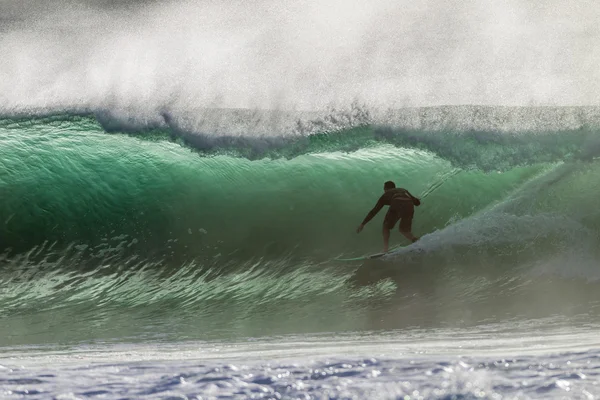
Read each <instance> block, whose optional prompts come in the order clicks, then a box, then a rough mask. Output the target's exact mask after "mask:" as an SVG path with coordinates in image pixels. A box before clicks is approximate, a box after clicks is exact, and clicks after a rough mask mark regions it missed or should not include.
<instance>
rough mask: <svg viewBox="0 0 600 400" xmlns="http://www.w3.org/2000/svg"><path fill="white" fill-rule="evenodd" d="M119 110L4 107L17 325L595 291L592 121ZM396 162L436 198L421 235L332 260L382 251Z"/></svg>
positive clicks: (360, 320) (355, 320) (330, 321)
mask: <svg viewBox="0 0 600 400" xmlns="http://www.w3.org/2000/svg"><path fill="white" fill-rule="evenodd" d="M215 112H217V111H215ZM99 121H102V122H99ZM116 126H117V127H115V126H114V125H113V126H112V127H111V128H110V129H108V128H107V124H106V122H105V121H104V120H101V119H100V120H99V119H96V118H95V117H94V116H93V115H85V114H62V115H52V116H23V115H21V116H18V117H5V118H3V119H2V120H1V122H0V149H1V152H2V157H0V159H1V160H2V161H1V173H0V191H1V192H2V197H1V201H0V221H3V223H2V224H1V225H0V235H1V238H2V240H1V242H0V243H1V246H2V249H1V250H2V254H3V256H2V259H1V262H2V268H1V271H0V283H1V286H0V315H1V316H2V318H3V320H4V321H5V323H4V324H2V328H0V331H2V335H1V337H2V338H3V339H2V340H3V343H4V344H27V343H40V342H57V341H58V342H63V341H64V342H71V341H81V340H93V339H111V338H116V339H118V338H131V337H133V338H139V339H144V338H146V339H147V338H152V337H157V336H158V337H162V336H163V335H166V337H172V338H173V339H182V338H201V339H207V338H215V337H244V336H253V335H259V336H260V335H270V334H285V333H302V332H306V333H308V332H322V331H356V330H364V329H367V330H368V329H379V328H385V329H394V328H402V327H407V326H413V325H419V326H432V327H435V326H440V325H444V326H445V325H448V324H449V325H454V324H458V325H460V324H467V325H468V324H476V323H478V322H480V321H484V320H489V319H492V320H500V321H501V320H504V319H512V318H520V317H526V318H530V317H545V316H549V315H555V314H561V315H567V316H570V315H577V314H580V313H582V312H585V313H587V312H591V313H592V314H593V313H594V312H595V311H594V310H595V309H596V305H597V304H599V303H598V300H599V298H598V295H596V292H597V290H596V288H597V284H596V279H597V277H598V276H599V275H598V273H597V268H596V260H597V259H598V254H597V250H596V249H597V248H598V246H597V245H598V243H599V242H598V230H599V229H600V215H599V213H598V211H597V206H596V204H597V201H596V198H597V196H596V194H597V192H598V188H599V185H600V179H598V176H600V175H599V174H598V172H599V171H598V168H599V165H598V163H597V162H596V161H595V159H594V156H593V151H592V150H593V146H590V145H589V143H594V141H595V137H596V133H595V131H594V130H593V129H589V128H586V129H576V130H562V131H561V130H556V131H547V132H545V131H544V132H528V131H523V132H512V133H511V132H508V133H507V132H499V131H476V130H465V131H460V130H456V129H455V130H439V129H438V130H426V129H412V128H411V129H401V128H399V127H397V126H394V125H389V124H387V125H386V124H367V125H359V126H355V127H353V128H348V129H342V130H333V131H328V132H323V133H318V134H312V135H306V134H300V133H297V134H289V133H287V134H283V133H281V134H278V133H277V132H275V133H274V134H271V135H270V136H269V135H267V136H265V135H262V136H261V135H258V136H257V135H254V136H252V135H249V136H239V135H238V136H235V135H232V136H227V135H223V134H213V135H209V134H200V133H193V132H188V131H184V130H181V129H179V128H177V129H175V128H172V129H171V128H168V127H164V126H163V127H144V126H139V127H137V128H135V129H132V128H131V127H130V126H128V127H124V126H123V127H122V129H121V131H120V132H119V129H117V128H118V125H116ZM389 179H391V180H394V181H396V183H397V184H398V185H399V186H402V187H405V188H407V189H408V190H410V191H411V192H412V193H414V194H415V195H418V196H421V197H422V198H423V205H422V206H421V207H419V208H417V211H416V215H415V220H414V224H413V227H414V232H415V234H417V235H423V239H422V240H421V242H420V243H418V246H411V248H408V249H406V250H401V251H400V252H398V253H397V254H395V255H393V256H391V257H388V258H386V259H385V260H383V261H381V262H379V263H340V262H333V261H332V259H334V258H336V257H339V256H345V257H351V256H359V255H362V254H369V253H374V252H378V251H380V249H381V237H380V224H381V221H382V219H383V214H384V213H383V212H382V213H380V215H378V216H377V217H376V218H375V219H374V220H373V222H371V223H370V224H369V225H368V226H367V227H366V229H365V230H364V231H363V232H362V233H361V234H360V235H357V234H356V233H355V228H356V226H357V225H358V224H359V223H360V221H362V219H363V218H364V216H365V215H366V213H367V212H368V211H369V210H370V208H371V207H372V206H373V205H374V204H375V202H376V201H377V199H378V197H379V195H380V193H381V190H382V189H381V188H382V184H383V182H384V181H386V180H389ZM403 240H404V239H403V238H402V237H401V236H400V235H399V234H398V233H397V232H394V234H393V236H392V241H393V243H394V244H403V243H404V242H403ZM404 244H405V243H404ZM556 291H560V292H561V293H562V296H561V298H560V301H559V300H558V299H557V297H556V296H555V293H556ZM75 316H76V317H75ZM66 323H68V324H69V326H70V327H71V328H70V329H68V330H64V329H62V327H63V326H64V324H66Z"/></svg>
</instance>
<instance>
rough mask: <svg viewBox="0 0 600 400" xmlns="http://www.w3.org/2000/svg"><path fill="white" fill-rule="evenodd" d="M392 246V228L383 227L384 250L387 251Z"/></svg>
mask: <svg viewBox="0 0 600 400" xmlns="http://www.w3.org/2000/svg"><path fill="white" fill-rule="evenodd" d="M389 247H390V229H388V228H386V227H385V226H384V227H383V252H384V253H387V251H388V249H389Z"/></svg>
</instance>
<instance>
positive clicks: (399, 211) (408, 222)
mask: <svg viewBox="0 0 600 400" xmlns="http://www.w3.org/2000/svg"><path fill="white" fill-rule="evenodd" d="M414 214H415V206H414V204H413V202H412V200H408V199H406V200H405V199H393V200H392V204H390V208H389V210H388V212H387V214H385V218H384V219H383V226H384V227H385V228H387V229H393V228H394V226H395V225H396V222H398V220H400V219H402V221H400V227H399V228H400V231H402V232H410V231H411V230H412V220H413V215H414Z"/></svg>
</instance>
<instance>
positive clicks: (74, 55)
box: [0, 0, 600, 120]
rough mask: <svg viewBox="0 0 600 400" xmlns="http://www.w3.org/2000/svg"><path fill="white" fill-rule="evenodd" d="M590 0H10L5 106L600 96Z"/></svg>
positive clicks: (152, 112)
mask: <svg viewBox="0 0 600 400" xmlns="http://www.w3.org/2000/svg"><path fill="white" fill-rule="evenodd" d="M599 13H600V10H599V9H598V7H595V3H594V2H593V1H591V0H590V1H578V2H576V3H569V4H566V3H562V2H558V1H551V2H546V3H544V4H540V3H536V2H530V1H502V2H495V1H484V2H481V1H466V2H465V1H450V2H443V3H440V2H436V1H421V2H418V3H415V2H410V1H401V2H397V1H385V0H378V1H372V2H368V3H365V2H359V1H351V2H347V1H335V0H332V1H302V2H293V1H283V2H282V1H255V2H250V3H248V2H246V3H244V2H235V1H234V2H222V1H200V2H178V1H168V2H156V1H146V2H144V1H133V2H118V1H108V2H107V1H105V2H92V1H88V2H85V1H62V2H58V1H57V2H50V3H48V2H38V1H32V0H29V1H25V2H21V1H19V2H16V1H3V2H2V4H0V14H2V15H3V18H2V35H1V37H0V52H1V53H2V60H1V61H0V107H2V109H4V110H21V109H24V108H42V109H51V110H56V109H59V110H62V109H65V108H69V109H76V110H81V109H93V110H97V109H110V110H120V112H122V113H125V114H127V115H129V116H131V117H136V118H139V119H150V120H151V119H154V118H157V114H159V113H160V111H163V110H165V109H167V110H169V111H170V112H173V113H175V114H178V113H186V112H196V111H197V110H200V109H203V108H206V107H227V108H231V107H233V108H250V109H255V108H263V109H265V108H266V109H300V110H319V109H322V108H324V107H326V106H329V105H332V104H334V105H338V106H339V105H342V106H347V105H348V104H350V103H351V102H352V101H354V100H358V101H360V102H364V103H366V104H368V105H370V106H372V107H375V108H382V109H388V108H398V107H403V106H435V105H460V104H479V105H517V106H527V105H571V106H572V105H597V104H598V103H599V100H600V98H599V97H598V96H599V95H598V93H600V90H599V89H600V87H599V86H598V85H599V83H598V82H600V79H599V78H600V76H598V74H599V72H598V70H597V68H596V65H597V63H598V61H599V59H600V50H598V47H597V46H595V44H596V43H597V42H598V40H599V39H600V28H599V27H598V24H597V23H596V22H597V20H598V18H599V17H600V15H599Z"/></svg>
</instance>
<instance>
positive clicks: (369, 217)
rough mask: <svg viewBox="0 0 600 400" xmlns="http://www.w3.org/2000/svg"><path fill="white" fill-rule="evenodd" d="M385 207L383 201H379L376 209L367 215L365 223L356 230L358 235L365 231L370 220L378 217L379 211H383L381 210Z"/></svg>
mask: <svg viewBox="0 0 600 400" xmlns="http://www.w3.org/2000/svg"><path fill="white" fill-rule="evenodd" d="M384 205H385V204H384V203H383V199H379V201H377V204H375V207H373V209H372V210H371V211H369V213H368V214H367V216H366V217H365V219H364V220H363V222H362V223H361V224H360V225H359V226H358V228H356V233H360V231H362V230H363V228H364V227H365V225H366V224H367V223H368V222H369V221H370V220H372V219H373V217H374V216H376V215H377V213H378V212H379V211H381V209H382V208H383V206H384Z"/></svg>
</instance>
